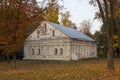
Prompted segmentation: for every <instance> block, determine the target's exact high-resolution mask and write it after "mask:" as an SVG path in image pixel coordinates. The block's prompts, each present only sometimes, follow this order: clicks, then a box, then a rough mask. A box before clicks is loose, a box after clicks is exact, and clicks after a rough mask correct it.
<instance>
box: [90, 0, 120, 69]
mask: <svg viewBox="0 0 120 80" xmlns="http://www.w3.org/2000/svg"><path fill="white" fill-rule="evenodd" d="M94 1H95V2H96V3H97V5H98V6H97V7H98V8H99V12H100V16H101V19H102V22H103V27H104V30H105V35H106V42H107V49H108V50H107V54H108V69H110V70H114V59H113V36H114V30H113V29H114V26H115V24H116V23H117V21H116V17H115V16H116V14H115V7H116V6H118V5H116V1H115V0H91V2H92V3H93V2H94ZM114 2H115V3H114ZM116 25H117V24H116Z"/></svg>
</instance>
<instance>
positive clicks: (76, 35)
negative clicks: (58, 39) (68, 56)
mask: <svg viewBox="0 0 120 80" xmlns="http://www.w3.org/2000/svg"><path fill="white" fill-rule="evenodd" d="M48 23H49V24H50V25H52V26H53V27H55V28H57V29H58V30H60V31H61V32H63V33H64V34H66V35H67V36H69V37H70V38H73V39H78V40H85V41H95V40H93V39H92V38H90V37H89V36H87V35H86V34H84V33H82V32H80V31H78V30H76V29H73V28H69V27H67V26H62V25H59V24H56V23H53V22H48Z"/></svg>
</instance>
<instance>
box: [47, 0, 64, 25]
mask: <svg viewBox="0 0 120 80" xmlns="http://www.w3.org/2000/svg"><path fill="white" fill-rule="evenodd" d="M61 7H62V6H60V5H59V4H58V0H48V3H47V6H46V7H45V8H46V12H45V13H46V20H47V21H51V22H54V23H57V24H58V23H59V22H58V19H59V10H60V8H61Z"/></svg>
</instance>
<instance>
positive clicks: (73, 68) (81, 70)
mask: <svg viewBox="0 0 120 80" xmlns="http://www.w3.org/2000/svg"><path fill="white" fill-rule="evenodd" d="M106 63H107V60H106V59H105V58H104V59H101V58H99V59H87V60H79V61H17V68H16V69H13V68H12V67H11V64H8V63H6V62H5V61H1V62H0V80H120V58H118V59H115V68H116V69H115V71H109V70H107V69H106V68H107V66H106Z"/></svg>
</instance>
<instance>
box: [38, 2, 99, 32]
mask: <svg viewBox="0 0 120 80" xmlns="http://www.w3.org/2000/svg"><path fill="white" fill-rule="evenodd" d="M38 1H40V0H38ZM62 5H64V8H65V9H64V11H69V12H70V15H71V17H70V19H71V21H72V22H74V23H76V25H77V26H79V24H80V23H81V22H82V21H83V20H91V22H92V28H91V32H92V33H94V32H95V31H96V30H99V29H100V26H101V23H100V22H99V21H98V20H93V18H94V16H95V11H96V10H97V9H96V8H94V7H93V6H90V5H89V2H88V0H63V2H62Z"/></svg>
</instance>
